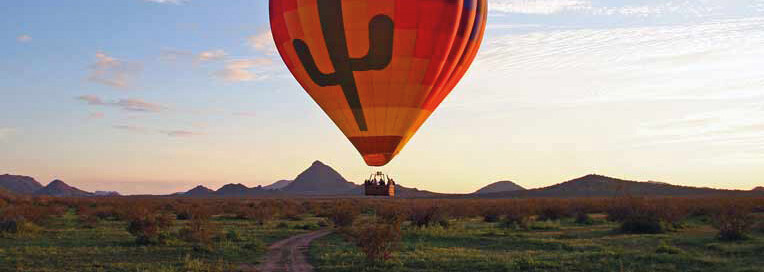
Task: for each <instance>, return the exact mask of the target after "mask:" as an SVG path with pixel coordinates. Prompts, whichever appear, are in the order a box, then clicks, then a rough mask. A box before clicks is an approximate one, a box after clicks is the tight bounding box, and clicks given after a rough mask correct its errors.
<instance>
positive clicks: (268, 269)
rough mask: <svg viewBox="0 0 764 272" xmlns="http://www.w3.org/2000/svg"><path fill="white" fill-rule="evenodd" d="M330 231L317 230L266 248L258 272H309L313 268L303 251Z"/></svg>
mask: <svg viewBox="0 0 764 272" xmlns="http://www.w3.org/2000/svg"><path fill="white" fill-rule="evenodd" d="M330 232H331V231H330V230H319V231H314V232H311V233H306V234H301V235H296V236H292V237H289V238H287V239H284V240H281V241H278V242H276V243H274V244H272V245H271V246H270V247H269V248H268V253H267V254H266V255H265V258H264V259H263V263H262V264H260V265H258V266H257V267H256V268H255V269H256V270H255V271H258V272H277V271H279V272H281V271H285V272H311V271H313V266H311V265H310V264H309V263H308V256H306V255H305V251H306V250H307V248H308V245H309V244H310V242H311V241H313V240H314V239H317V238H321V237H323V236H324V235H327V234H329V233H330Z"/></svg>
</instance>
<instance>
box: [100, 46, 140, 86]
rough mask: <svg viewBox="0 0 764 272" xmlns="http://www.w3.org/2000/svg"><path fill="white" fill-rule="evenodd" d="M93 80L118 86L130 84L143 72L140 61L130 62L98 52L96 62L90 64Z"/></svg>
mask: <svg viewBox="0 0 764 272" xmlns="http://www.w3.org/2000/svg"><path fill="white" fill-rule="evenodd" d="M90 70H91V72H90V76H89V77H88V79H89V80H90V81H92V82H96V83H100V84H104V85H107V86H111V87H116V88H126V87H128V86H130V84H131V83H132V81H133V80H134V78H135V77H136V76H137V74H138V73H140V72H141V70H142V67H141V65H140V64H138V63H133V62H128V61H123V60H119V59H116V58H114V57H111V56H109V55H107V54H106V53H103V52H98V53H96V62H95V63H93V64H92V65H90Z"/></svg>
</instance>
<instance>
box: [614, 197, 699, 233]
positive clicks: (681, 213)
mask: <svg viewBox="0 0 764 272" xmlns="http://www.w3.org/2000/svg"><path fill="white" fill-rule="evenodd" d="M678 204H680V203H676V202H668V201H665V200H664V201H656V200H648V199H645V198H636V197H624V198H621V199H617V200H615V201H614V202H613V203H611V206H610V208H609V209H608V211H607V215H608V220H611V221H616V222H619V223H620V224H621V225H620V230H621V231H622V232H624V233H636V234H656V233H664V232H666V231H669V230H673V229H675V228H677V227H679V226H680V223H681V220H682V219H684V217H685V216H686V210H685V209H683V208H682V207H678V206H674V205H678Z"/></svg>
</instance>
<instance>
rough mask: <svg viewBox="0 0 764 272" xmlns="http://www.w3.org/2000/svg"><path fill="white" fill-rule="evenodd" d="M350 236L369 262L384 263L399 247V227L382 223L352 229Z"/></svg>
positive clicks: (400, 236)
mask: <svg viewBox="0 0 764 272" xmlns="http://www.w3.org/2000/svg"><path fill="white" fill-rule="evenodd" d="M351 236H352V238H353V240H354V241H355V244H356V246H358V247H359V248H360V249H361V251H362V252H363V253H364V255H366V258H367V260H369V261H380V260H381V261H385V260H389V259H390V258H392V253H393V252H394V251H395V250H396V249H397V248H398V247H399V246H400V241H401V238H402V235H401V227H400V225H396V224H387V223H383V222H379V221H378V222H377V223H367V224H362V225H360V226H357V227H355V228H354V229H353V231H352V233H351Z"/></svg>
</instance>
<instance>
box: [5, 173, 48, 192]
mask: <svg viewBox="0 0 764 272" xmlns="http://www.w3.org/2000/svg"><path fill="white" fill-rule="evenodd" d="M0 188H4V189H6V190H8V191H9V192H11V193H15V194H33V193H34V192H36V191H37V190H40V189H41V188H42V184H40V183H39V182H37V181H36V180H35V179H34V178H32V177H27V176H16V175H9V174H5V175H2V176H0Z"/></svg>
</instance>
